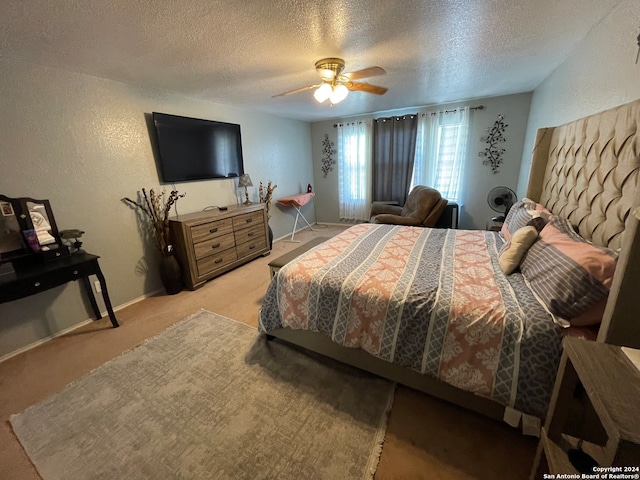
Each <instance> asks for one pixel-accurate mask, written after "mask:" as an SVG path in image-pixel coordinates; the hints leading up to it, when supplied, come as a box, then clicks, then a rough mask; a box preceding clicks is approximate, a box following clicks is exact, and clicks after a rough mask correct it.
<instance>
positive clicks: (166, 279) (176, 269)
mask: <svg viewBox="0 0 640 480" xmlns="http://www.w3.org/2000/svg"><path fill="white" fill-rule="evenodd" d="M160 279H161V280H162V285H163V286H164V289H165V290H166V291H167V294H169V295H175V294H176V293H179V292H181V291H182V287H183V286H184V284H183V282H182V268H181V267H180V263H178V259H177V258H176V257H175V255H173V254H170V255H163V256H162V257H161V258H160Z"/></svg>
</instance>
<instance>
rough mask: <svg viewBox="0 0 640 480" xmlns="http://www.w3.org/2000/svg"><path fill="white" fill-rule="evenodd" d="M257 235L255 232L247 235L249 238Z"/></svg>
mask: <svg viewBox="0 0 640 480" xmlns="http://www.w3.org/2000/svg"><path fill="white" fill-rule="evenodd" d="M254 235H255V232H249V233H247V237H253V236H254Z"/></svg>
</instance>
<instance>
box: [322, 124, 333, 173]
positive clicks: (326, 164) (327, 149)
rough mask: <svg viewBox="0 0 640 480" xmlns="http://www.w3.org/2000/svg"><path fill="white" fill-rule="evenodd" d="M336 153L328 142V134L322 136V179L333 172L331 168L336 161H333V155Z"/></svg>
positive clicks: (331, 143)
mask: <svg viewBox="0 0 640 480" xmlns="http://www.w3.org/2000/svg"><path fill="white" fill-rule="evenodd" d="M335 153H336V151H335V150H334V149H333V142H332V141H330V140H329V134H328V133H325V134H324V140H322V168H321V170H322V177H323V178H327V174H328V173H329V172H330V171H332V170H333V166H334V165H335V163H336V161H335V160H334V159H333V155H334V154H335Z"/></svg>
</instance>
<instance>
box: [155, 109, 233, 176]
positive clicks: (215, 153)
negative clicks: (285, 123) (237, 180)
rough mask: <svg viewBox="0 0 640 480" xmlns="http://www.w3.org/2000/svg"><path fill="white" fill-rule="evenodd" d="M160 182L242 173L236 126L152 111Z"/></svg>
mask: <svg viewBox="0 0 640 480" xmlns="http://www.w3.org/2000/svg"><path fill="white" fill-rule="evenodd" d="M153 123H154V125H155V129H156V135H157V140H158V153H159V158H158V167H159V173H160V181H161V182H164V183H172V182H188V181H191V180H206V179H211V178H231V177H238V176H240V175H242V174H243V173H244V163H243V158H242V139H241V136H240V125H236V124H234V123H224V122H215V121H212V120H200V119H197V118H188V117H179V116H177V115H169V114H167V113H158V112H153Z"/></svg>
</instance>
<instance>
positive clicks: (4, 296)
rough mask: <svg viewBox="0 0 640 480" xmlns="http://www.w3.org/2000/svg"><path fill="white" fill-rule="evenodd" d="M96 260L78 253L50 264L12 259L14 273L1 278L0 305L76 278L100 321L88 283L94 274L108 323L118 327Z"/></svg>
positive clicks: (95, 256)
mask: <svg viewBox="0 0 640 480" xmlns="http://www.w3.org/2000/svg"><path fill="white" fill-rule="evenodd" d="M98 258H100V257H98V256H97V255H91V254H90V253H86V252H82V251H79V252H76V253H74V254H72V255H69V256H66V257H61V258H58V259H55V260H49V261H42V260H41V259H39V260H34V259H32V258H28V257H27V258H24V259H22V258H21V259H17V260H14V261H13V268H14V270H15V274H7V275H0V303H6V302H11V301H13V300H18V299H19V298H25V297H28V296H30V295H34V294H36V293H40V292H43V291H45V290H49V289H51V288H54V287H58V286H60V285H64V284H65V283H67V282H70V281H72V280H78V279H79V280H82V283H83V285H84V289H85V291H86V292H87V296H88V297H89V302H91V307H92V308H93V313H94V314H95V319H96V320H100V319H101V318H102V315H101V314H100V309H99V308H98V304H97V303H96V297H95V296H94V294H93V290H92V289H91V283H90V282H89V275H95V276H96V277H97V278H98V281H99V282H100V287H101V289H102V298H103V300H104V304H105V306H106V307H107V312H108V313H109V319H111V324H112V325H113V327H114V328H115V327H118V326H119V324H118V321H117V320H116V315H115V313H114V312H113V308H112V307H111V300H109V294H108V293H107V282H106V281H105V278H104V275H103V274H102V271H101V270H100V265H99V264H98Z"/></svg>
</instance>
